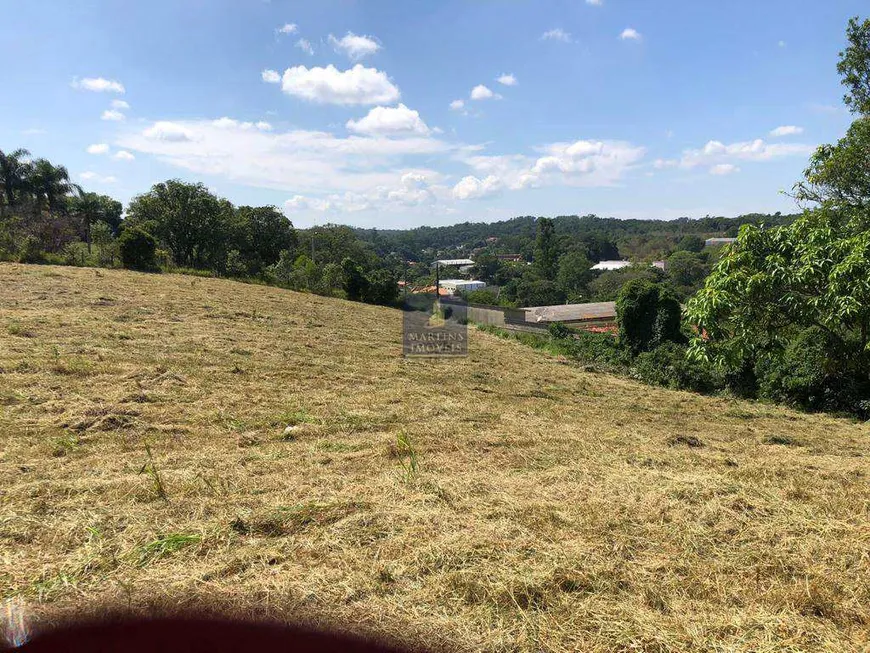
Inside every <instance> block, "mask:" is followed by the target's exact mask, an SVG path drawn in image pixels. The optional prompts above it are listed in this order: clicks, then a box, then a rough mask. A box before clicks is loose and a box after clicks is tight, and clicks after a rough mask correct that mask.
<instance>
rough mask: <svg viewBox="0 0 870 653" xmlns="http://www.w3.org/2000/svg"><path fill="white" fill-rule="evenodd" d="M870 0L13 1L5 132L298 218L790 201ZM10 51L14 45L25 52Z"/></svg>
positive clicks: (624, 210)
mask: <svg viewBox="0 0 870 653" xmlns="http://www.w3.org/2000/svg"><path fill="white" fill-rule="evenodd" d="M866 8H867V7H866V2H865V1H864V0H838V1H831V2H826V3H809V2H807V3H803V2H795V1H794V0H763V1H762V0H751V1H749V0H729V1H728V2H712V1H710V2H698V1H697V0H680V1H678V0H553V1H547V0H535V1H531V0H530V1H528V2H523V1H520V0H511V1H508V0H502V1H495V0H491V1H489V0H464V1H453V0H445V1H438V2H435V1H426V2H424V1H422V0H413V1H412V0H408V1H406V2H392V1H390V2H387V1H365V2H362V1H358V2H352V1H350V0H343V1H338V0H335V1H333V0H318V1H317V2H282V1H280V0H271V2H268V1H264V0H151V1H149V2H137V3H133V2H126V1H122V0H114V1H108V0H81V1H79V2H57V1H56V0H55V1H49V0H26V1H25V0H16V1H14V2H13V1H11V0H2V2H0V9H2V15H3V21H2V22H0V55H2V60H3V61H4V62H7V65H5V66H4V72H3V76H2V79H3V92H2V94H0V149H3V150H9V149H15V148H16V147H26V148H28V149H29V150H31V151H32V153H33V154H34V155H35V156H44V157H46V158H49V159H51V160H53V161H55V162H56V163H62V164H65V165H66V166H67V167H68V168H69V170H70V172H71V174H72V176H73V177H74V178H75V180H76V181H78V182H79V183H81V184H82V185H83V186H85V187H86V188H87V189H89V190H95V191H98V192H103V193H106V194H109V195H112V196H114V197H116V198H118V199H120V200H122V201H124V202H127V201H128V200H129V199H130V198H131V197H132V196H134V195H136V194H137V193H140V192H144V191H145V190H147V189H148V188H149V187H150V185H151V184H153V183H155V182H157V181H161V180H164V179H167V178H172V177H178V178H182V179H187V180H198V181H203V182H204V183H205V184H207V185H208V186H209V187H210V188H212V189H213V190H214V191H215V192H217V193H218V194H220V195H222V196H224V197H227V198H228V199H230V200H232V201H233V202H234V203H236V204H258V205H259V204H275V205H276V206H279V207H281V208H282V209H283V210H285V212H286V213H287V215H288V216H289V217H290V218H291V219H292V220H293V222H294V223H295V224H297V225H298V226H307V225H310V224H312V223H314V222H316V223H318V224H322V223H324V222H339V223H346V224H353V225H360V226H375V227H384V228H386V227H403V226H416V225H421V224H432V225H439V224H451V223H455V222H461V221H464V220H486V221H490V220H497V219H506V218H510V217H513V216H516V215H529V214H532V215H561V214H573V213H578V214H585V213H596V214H598V215H603V216H616V217H653V218H657V217H659V218H672V217H677V216H683V215H687V216H690V217H702V216H704V215H706V214H711V215H736V214H739V213H743V212H750V211H777V210H781V211H791V210H793V209H794V203H793V202H792V200H790V199H789V198H788V197H785V196H783V195H782V194H781V192H780V191H782V190H783V189H788V188H790V187H791V185H792V184H793V183H794V182H795V181H796V180H798V179H799V178H800V175H801V171H802V170H803V168H804V167H805V164H806V160H807V156H808V154H809V153H810V152H811V151H812V149H813V147H814V146H816V145H818V144H820V143H824V142H831V141H833V140H836V139H837V138H838V137H839V136H841V135H842V133H843V132H844V130H845V128H846V127H847V126H848V124H849V118H850V117H849V114H848V113H847V112H846V111H845V110H844V108H843V106H842V101H841V97H842V89H841V87H840V86H839V80H838V78H837V75H836V69H835V66H836V61H837V53H838V52H839V50H840V49H841V48H842V47H843V42H844V31H845V26H846V22H847V20H848V18H849V17H850V16H852V15H859V14H860V13H861V10H862V9H865V10H866ZM9 62H11V64H12V65H9Z"/></svg>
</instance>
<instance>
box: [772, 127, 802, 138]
mask: <svg viewBox="0 0 870 653" xmlns="http://www.w3.org/2000/svg"><path fill="white" fill-rule="evenodd" d="M803 133H804V128H803V127H797V126H795V125H783V126H782V127H777V128H776V129H772V130H771V131H770V135H771V136H776V137H779V136H796V135H798V134H803Z"/></svg>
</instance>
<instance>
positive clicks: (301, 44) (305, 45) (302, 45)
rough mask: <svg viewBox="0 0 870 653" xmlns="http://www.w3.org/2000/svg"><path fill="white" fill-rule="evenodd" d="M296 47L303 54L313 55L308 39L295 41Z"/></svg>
mask: <svg viewBox="0 0 870 653" xmlns="http://www.w3.org/2000/svg"><path fill="white" fill-rule="evenodd" d="M296 47H297V48H299V49H300V50H302V52H304V53H305V54H308V55H313V54H314V48H313V47H312V46H311V41H309V40H308V39H299V40H298V41H296Z"/></svg>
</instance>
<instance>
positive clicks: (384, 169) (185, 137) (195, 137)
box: [117, 118, 457, 196]
mask: <svg viewBox="0 0 870 653" xmlns="http://www.w3.org/2000/svg"><path fill="white" fill-rule="evenodd" d="M117 146H118V147H123V148H124V149H126V150H129V151H132V152H136V153H139V152H141V153H144V154H150V155H153V156H155V157H158V158H159V159H160V160H161V161H163V162H165V163H167V164H169V165H173V166H176V167H178V168H182V169H184V170H187V171H189V172H191V173H194V174H197V175H208V176H213V177H223V178H225V179H227V180H229V181H231V182H233V183H244V184H249V185H251V186H256V187H261V188H271V189H277V190H282V191H293V192H294V193H299V194H301V195H306V196H307V195H310V194H312V193H313V194H316V195H323V194H327V193H345V192H354V193H369V192H372V191H373V189H376V188H384V189H387V190H386V191H384V192H385V193H386V192H387V191H388V190H390V189H394V188H396V187H397V186H398V179H399V178H400V176H401V174H404V172H407V171H408V170H409V169H417V170H418V171H420V172H421V173H423V174H425V175H426V177H427V178H428V179H432V180H437V179H438V173H436V172H433V171H428V170H419V166H418V165H415V164H417V163H418V161H419V160H428V159H431V158H432V157H433V156H436V155H439V154H442V155H447V154H449V153H450V152H451V151H455V150H456V149H457V147H456V146H454V145H451V144H449V143H446V142H444V141H442V140H440V139H438V138H435V137H433V136H431V135H429V136H422V135H419V134H414V133H410V134H407V135H404V136H403V137H402V138H390V137H386V136H383V135H372V136H358V135H351V136H348V137H344V138H341V137H337V136H335V135H333V134H330V133H327V132H322V131H309V130H292V131H283V132H282V131H278V130H273V131H266V130H264V129H262V127H261V128H258V127H257V125H256V124H254V125H253V126H251V125H250V123H245V122H242V121H239V120H233V119H231V118H220V119H217V120H195V121H175V122H169V121H160V122H158V123H155V124H153V125H151V126H149V127H148V128H146V129H144V130H142V131H134V130H132V129H131V130H130V131H128V132H126V133H124V134H122V135H121V136H120V137H119V138H118V140H117Z"/></svg>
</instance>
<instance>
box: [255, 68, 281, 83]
mask: <svg viewBox="0 0 870 653" xmlns="http://www.w3.org/2000/svg"><path fill="white" fill-rule="evenodd" d="M260 77H262V78H263V81H264V82H266V83H268V84H278V83H279V82H280V81H281V75H280V74H279V73H278V71H277V70H264V71H263V72H261V73H260Z"/></svg>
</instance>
